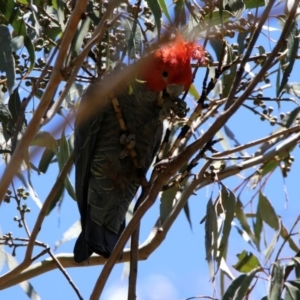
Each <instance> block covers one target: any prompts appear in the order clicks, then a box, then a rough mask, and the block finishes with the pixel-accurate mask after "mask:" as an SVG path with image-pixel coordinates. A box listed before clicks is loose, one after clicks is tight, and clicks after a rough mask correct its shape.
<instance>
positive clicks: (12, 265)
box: [0, 250, 41, 300]
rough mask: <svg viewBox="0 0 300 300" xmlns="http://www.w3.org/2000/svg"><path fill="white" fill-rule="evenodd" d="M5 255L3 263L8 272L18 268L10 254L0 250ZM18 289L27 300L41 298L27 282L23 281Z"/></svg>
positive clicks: (16, 262)
mask: <svg viewBox="0 0 300 300" xmlns="http://www.w3.org/2000/svg"><path fill="white" fill-rule="evenodd" d="M0 251H1V252H3V253H4V255H5V262H6V264H7V266H8V268H9V269H10V270H13V269H15V268H16V267H18V266H19V263H18V261H17V260H16V259H15V258H14V256H12V255H11V254H9V253H7V252H4V251H3V250H0ZM19 285H20V287H21V288H22V290H23V291H24V292H25V294H26V295H27V296H28V297H29V299H32V300H39V299H41V297H40V296H39V295H38V294H37V292H36V291H35V289H34V287H33V286H32V285H31V283H30V282H29V281H23V282H21V283H20V284H19Z"/></svg>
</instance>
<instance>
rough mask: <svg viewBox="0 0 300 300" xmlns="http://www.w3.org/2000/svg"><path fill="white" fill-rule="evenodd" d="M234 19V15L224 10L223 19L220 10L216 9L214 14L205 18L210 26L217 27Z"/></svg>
mask: <svg viewBox="0 0 300 300" xmlns="http://www.w3.org/2000/svg"><path fill="white" fill-rule="evenodd" d="M233 17H234V14H232V13H231V12H230V11H228V10H224V9H223V10H222V17H221V16H220V11H219V9H216V10H214V11H213V12H212V14H207V15H206V16H205V17H204V20H205V22H207V23H208V24H209V25H210V26H217V25H220V24H223V23H227V22H228V21H230V19H231V18H233Z"/></svg>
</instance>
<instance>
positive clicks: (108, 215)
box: [74, 80, 170, 262]
mask: <svg viewBox="0 0 300 300" xmlns="http://www.w3.org/2000/svg"><path fill="white" fill-rule="evenodd" d="M99 88H101V83H99V80H97V82H95V83H92V84H91V85H90V86H89V87H88V89H87V91H86V93H85V95H84V96H83V100H82V101H83V102H86V103H88V101H89V100H90V97H95V96H96V95H97V93H95V90H96V89H99ZM131 88H133V90H131V91H130V92H129V87H125V88H123V89H121V90H120V91H118V93H116V96H117V99H118V101H119V103H120V107H121V111H122V115H123V118H124V120H125V124H126V126H127V128H128V132H129V133H130V134H131V135H133V136H134V138H135V150H136V152H137V154H138V159H139V162H140V164H141V165H142V168H143V171H144V173H145V174H146V172H147V170H148V168H149V167H150V165H151V163H152V160H153V158H154V156H155V154H156V152H157V150H158V148H159V145H160V141H161V138H162V132H163V124H162V119H163V118H165V117H166V116H167V115H168V111H169V108H167V106H168V105H167V103H168V101H166V102H165V104H164V105H162V106H161V105H158V104H159V103H158V99H159V94H158V93H157V92H154V91H150V90H148V89H147V88H146V86H145V84H144V83H138V82H135V83H134V84H132V86H131ZM106 100H107V99H106ZM99 101H101V100H100V99H99ZM169 102H170V101H169ZM92 109H93V108H92V107H91V110H92ZM74 161H75V166H76V171H75V181H76V182H75V185H76V196H77V202H78V207H79V211H80V215H81V223H82V233H81V234H80V236H79V238H78V240H77V241H76V244H75V248H74V259H75V261H76V262H81V261H84V260H86V259H87V258H88V257H89V256H90V255H91V254H92V253H93V252H95V253H98V254H100V255H102V256H104V257H108V256H109V255H110V254H111V252H112V250H113V248H114V246H115V244H116V243H117V240H118V238H119V236H120V235H121V233H122V231H123V230H124V227H125V221H124V220H125V215H126V212H127V210H128V206H129V204H130V202H131V201H132V199H133V197H134V195H135V194H136V191H137V189H138V187H139V185H140V182H139V179H138V177H137V174H136V169H135V167H134V165H133V162H132V158H131V157H130V156H129V155H127V153H126V149H125V147H124V145H122V144H121V142H120V126H119V122H118V120H117V117H116V113H115V111H114V108H113V106H112V104H111V103H110V101H108V100H107V101H106V103H105V105H104V106H102V108H101V109H100V110H99V111H98V112H97V113H94V114H93V115H92V116H90V117H88V118H87V120H85V121H84V122H82V123H81V124H77V122H76V124H75V150H74Z"/></svg>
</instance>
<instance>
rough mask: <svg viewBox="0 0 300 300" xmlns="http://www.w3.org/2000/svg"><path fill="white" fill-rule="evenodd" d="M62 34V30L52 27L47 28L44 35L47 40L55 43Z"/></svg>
mask: <svg viewBox="0 0 300 300" xmlns="http://www.w3.org/2000/svg"><path fill="white" fill-rule="evenodd" d="M61 33H62V30H61V28H60V27H59V26H57V25H56V26H52V27H46V28H45V29H44V34H45V36H46V37H47V38H49V39H50V40H53V41H55V40H56V37H57V36H59V35H60V34H61Z"/></svg>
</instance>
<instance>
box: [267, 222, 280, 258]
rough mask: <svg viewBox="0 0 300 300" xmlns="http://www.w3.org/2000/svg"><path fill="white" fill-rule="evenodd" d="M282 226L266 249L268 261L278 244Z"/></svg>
mask: <svg viewBox="0 0 300 300" xmlns="http://www.w3.org/2000/svg"><path fill="white" fill-rule="evenodd" d="M280 231H281V228H280V229H279V230H278V231H276V232H275V234H274V236H273V239H272V241H271V243H269V244H268V247H267V248H266V249H265V250H264V252H263V255H264V256H265V259H266V261H268V260H269V259H270V257H271V255H272V253H273V251H274V249H275V247H276V245H277V242H278V239H279V237H280Z"/></svg>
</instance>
